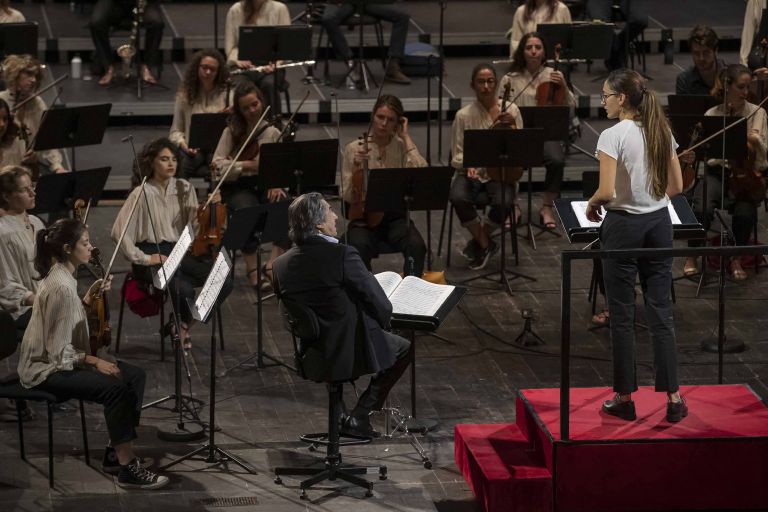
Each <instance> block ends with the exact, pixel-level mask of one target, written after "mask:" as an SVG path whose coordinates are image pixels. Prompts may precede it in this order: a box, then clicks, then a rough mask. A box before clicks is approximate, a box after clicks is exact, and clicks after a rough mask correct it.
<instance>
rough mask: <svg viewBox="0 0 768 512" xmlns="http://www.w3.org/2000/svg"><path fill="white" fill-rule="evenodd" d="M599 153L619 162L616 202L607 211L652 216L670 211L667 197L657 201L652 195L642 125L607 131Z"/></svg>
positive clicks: (625, 123) (627, 123)
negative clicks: (664, 209)
mask: <svg viewBox="0 0 768 512" xmlns="http://www.w3.org/2000/svg"><path fill="white" fill-rule="evenodd" d="M670 137H672V150H673V151H674V150H675V149H677V145H678V144H677V142H676V141H675V137H674V136H673V135H672V134H670ZM597 151H602V152H603V153H605V154H606V155H608V156H610V157H611V158H614V159H616V190H615V192H614V194H615V195H614V198H613V199H612V200H611V201H610V202H609V203H608V204H606V205H605V209H606V210H624V211H626V212H628V213H651V212H655V211H656V210H660V209H662V208H666V206H667V204H668V203H669V197H668V196H667V195H666V194H664V197H662V198H661V199H655V198H654V197H653V196H652V195H651V193H650V180H649V179H648V171H647V168H648V167H647V164H646V151H645V137H644V136H643V129H642V128H641V127H640V124H639V123H638V122H636V121H631V120H629V119H625V120H624V121H621V122H619V123H618V124H616V125H614V126H612V127H610V128H608V129H607V130H605V131H603V133H601V134H600V138H599V139H598V140H597Z"/></svg>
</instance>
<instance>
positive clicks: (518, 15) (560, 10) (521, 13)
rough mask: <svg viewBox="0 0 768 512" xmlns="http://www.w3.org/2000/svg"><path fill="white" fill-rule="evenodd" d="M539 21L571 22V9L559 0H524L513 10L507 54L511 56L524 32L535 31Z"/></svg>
mask: <svg viewBox="0 0 768 512" xmlns="http://www.w3.org/2000/svg"><path fill="white" fill-rule="evenodd" d="M539 23H571V11H569V10H568V6H566V5H565V4H564V3H563V2H561V1H560V0H525V2H523V3H522V4H521V5H520V7H518V8H517V10H516V11H515V17H514V18H513V19H512V28H511V29H509V30H510V32H511V34H512V37H510V41H509V55H510V56H512V55H514V53H515V50H516V49H517V46H518V45H519V44H520V39H522V37H523V35H524V34H527V33H529V32H535V31H536V27H537V26H538V25H539Z"/></svg>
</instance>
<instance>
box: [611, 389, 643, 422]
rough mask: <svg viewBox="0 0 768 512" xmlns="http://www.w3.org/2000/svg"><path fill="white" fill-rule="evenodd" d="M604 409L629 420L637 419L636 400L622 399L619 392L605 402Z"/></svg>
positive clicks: (612, 414)
mask: <svg viewBox="0 0 768 512" xmlns="http://www.w3.org/2000/svg"><path fill="white" fill-rule="evenodd" d="M603 411H605V412H606V413H608V414H610V415H611V416H616V417H617V418H621V419H623V420H627V421H634V420H636V419H637V414H636V413H635V402H634V401H633V400H626V401H624V400H622V399H621V397H620V396H619V394H618V393H616V396H614V397H613V398H611V399H610V400H606V401H605V402H603Z"/></svg>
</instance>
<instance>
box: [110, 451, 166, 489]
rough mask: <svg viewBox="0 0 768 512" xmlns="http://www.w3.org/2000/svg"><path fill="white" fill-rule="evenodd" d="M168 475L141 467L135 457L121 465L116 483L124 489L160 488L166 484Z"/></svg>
mask: <svg viewBox="0 0 768 512" xmlns="http://www.w3.org/2000/svg"><path fill="white" fill-rule="evenodd" d="M168 482H169V480H168V477H167V476H162V475H158V474H157V473H153V472H151V471H149V470H147V469H144V468H143V467H141V461H140V460H139V459H138V458H136V459H133V460H132V461H131V463H130V464H128V465H127V466H121V467H120V472H119V473H118V475H117V485H119V486H120V487H123V488H125V489H160V488H161V487H165V486H166V485H168Z"/></svg>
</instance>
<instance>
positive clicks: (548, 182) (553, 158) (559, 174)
mask: <svg viewBox="0 0 768 512" xmlns="http://www.w3.org/2000/svg"><path fill="white" fill-rule="evenodd" d="M544 168H545V169H546V170H547V172H546V174H545V175H544V190H545V191H547V192H551V193H552V194H557V195H559V194H560V188H561V187H562V185H563V173H564V172H565V152H564V151H563V144H562V142H557V141H553V140H548V141H546V142H544Z"/></svg>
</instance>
